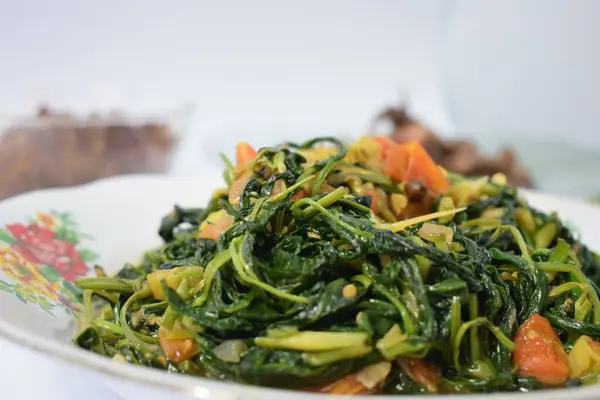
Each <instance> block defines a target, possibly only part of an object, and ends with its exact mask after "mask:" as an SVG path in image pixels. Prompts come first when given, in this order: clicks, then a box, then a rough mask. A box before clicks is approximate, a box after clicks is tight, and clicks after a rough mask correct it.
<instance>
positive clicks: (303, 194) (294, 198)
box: [292, 190, 306, 201]
mask: <svg viewBox="0 0 600 400" xmlns="http://www.w3.org/2000/svg"><path fill="white" fill-rule="evenodd" d="M305 197H306V192H305V191H304V190H301V191H299V192H298V193H296V194H295V195H293V196H292V201H298V200H300V199H303V198H305Z"/></svg>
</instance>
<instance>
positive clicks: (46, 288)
mask: <svg viewBox="0 0 600 400" xmlns="http://www.w3.org/2000/svg"><path fill="white" fill-rule="evenodd" d="M86 239H88V240H89V239H91V238H90V237H89V236H88V235H86V234H84V233H82V232H80V231H79V229H78V226H77V224H76V223H75V221H73V219H72V217H71V215H69V214H68V213H59V212H56V211H52V212H50V213H41V212H38V213H37V214H36V217H35V218H32V219H30V220H29V221H28V222H27V223H19V222H17V223H12V224H7V225H6V226H5V227H4V228H0V271H2V273H4V275H6V277H7V278H9V279H10V280H9V281H6V280H0V291H4V292H9V293H13V294H14V295H15V296H16V297H17V298H18V299H19V300H21V301H23V302H24V303H34V304H37V305H38V306H39V307H41V308H42V309H43V310H45V311H46V312H48V313H50V314H52V311H53V310H54V309H55V308H57V307H58V308H63V309H65V310H67V311H68V312H71V313H75V312H78V311H80V309H81V291H80V290H79V289H78V288H77V287H76V286H75V284H74V281H75V280H76V279H78V278H80V277H83V276H86V275H87V274H88V272H89V271H90V267H89V263H91V262H93V261H95V260H96V259H97V258H98V256H97V255H96V253H94V252H93V251H91V250H89V249H87V248H84V247H82V246H81V242H82V241H83V240H86ZM1 275H2V274H0V276H1Z"/></svg>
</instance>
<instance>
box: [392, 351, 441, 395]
mask: <svg viewBox="0 0 600 400" xmlns="http://www.w3.org/2000/svg"><path fill="white" fill-rule="evenodd" d="M399 363H400V366H401V367H402V370H403V371H404V372H405V373H406V374H407V375H408V377H409V378H410V379H412V380H413V381H414V382H416V383H417V384H419V385H421V386H423V387H424V388H426V389H427V390H428V391H429V392H431V393H437V392H438V384H439V382H440V379H441V377H442V373H441V371H440V369H439V368H438V367H437V366H435V365H433V364H429V363H428V362H427V361H424V360H421V359H418V358H401V359H400V360H399Z"/></svg>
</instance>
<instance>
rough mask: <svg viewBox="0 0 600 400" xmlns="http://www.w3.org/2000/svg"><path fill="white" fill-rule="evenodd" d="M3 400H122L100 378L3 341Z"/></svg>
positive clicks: (0, 373)
mask: <svg viewBox="0 0 600 400" xmlns="http://www.w3.org/2000/svg"><path fill="white" fill-rule="evenodd" d="M0 354H1V355H2V363H1V366H0V382H1V385H2V393H1V394H0V397H1V398H3V399H11V400H21V399H27V400H29V399H44V400H81V399H86V400H121V398H120V397H119V396H117V395H116V394H115V393H114V392H113V391H112V390H110V389H109V388H108V387H107V386H104V385H103V383H102V382H101V381H100V379H99V378H97V377H95V376H93V375H91V374H89V373H87V372H86V371H82V370H78V369H77V368H75V367H72V366H69V365H67V364H66V363H64V362H62V361H55V360H52V359H50V358H49V357H46V356H42V355H39V354H36V353H34V352H32V351H30V350H28V349H24V348H21V347H18V346H16V345H14V344H12V343H9V342H6V341H3V340H1V339H0Z"/></svg>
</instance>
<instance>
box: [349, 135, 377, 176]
mask: <svg viewBox="0 0 600 400" xmlns="http://www.w3.org/2000/svg"><path fill="white" fill-rule="evenodd" d="M345 160H346V161H347V162H349V163H350V164H356V163H359V164H361V165H364V166H365V167H367V169H370V170H372V171H380V170H381V161H380V160H381V145H380V144H379V143H377V141H376V140H375V139H373V138H370V137H366V136H363V137H361V138H360V139H358V141H357V142H356V143H354V144H353V145H352V146H350V148H349V149H348V154H347V155H346V157H345Z"/></svg>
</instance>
